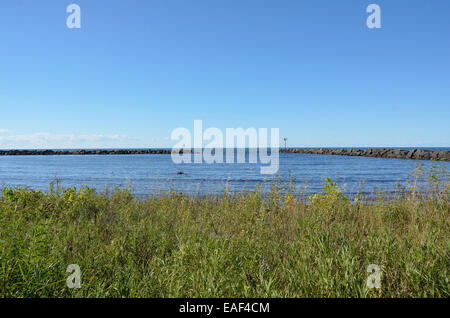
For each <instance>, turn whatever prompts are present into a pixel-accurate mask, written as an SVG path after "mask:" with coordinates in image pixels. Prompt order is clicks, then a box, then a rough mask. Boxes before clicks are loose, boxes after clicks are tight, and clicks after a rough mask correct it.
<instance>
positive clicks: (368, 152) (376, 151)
mask: <svg viewBox="0 0 450 318" xmlns="http://www.w3.org/2000/svg"><path fill="white" fill-rule="evenodd" d="M184 151H185V152H187V153H190V152H191V150H184ZM174 152H176V153H179V152H180V153H182V152H183V150H174ZM280 152H290V153H306V154H318V155H337V156H361V157H376V158H397V159H418V160H436V161H450V151H444V150H423V149H413V150H402V149H386V148H370V149H354V148H339V149H335V148H310V149H306V148H283V149H280ZM171 153H172V150H171V149H116V150H105V149H104V150H91V149H88V150H0V156H58V155H145V154H171Z"/></svg>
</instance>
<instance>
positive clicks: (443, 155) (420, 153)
mask: <svg viewBox="0 0 450 318" xmlns="http://www.w3.org/2000/svg"><path fill="white" fill-rule="evenodd" d="M280 152H291V153H307V154H317V155H336V156H360V157H375V158H397V159H417V160H436V161H450V151H444V150H423V149H413V150H403V149H387V148H369V149H355V148H339V149H335V148H310V149H306V148H283V149H280Z"/></svg>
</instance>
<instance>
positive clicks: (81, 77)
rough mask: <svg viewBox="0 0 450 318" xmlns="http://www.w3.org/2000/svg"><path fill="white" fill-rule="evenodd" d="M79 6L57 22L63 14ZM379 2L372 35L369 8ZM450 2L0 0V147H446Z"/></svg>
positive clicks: (449, 110) (449, 114) (449, 112)
mask: <svg viewBox="0 0 450 318" xmlns="http://www.w3.org/2000/svg"><path fill="white" fill-rule="evenodd" d="M71 3H76V4H78V5H79V6H80V7H81V20H82V22H81V23H82V27H81V29H78V30H76V29H68V28H67V26H66V19H67V16H68V14H67V13H66V7H67V6H68V5H69V4H71ZM371 3H376V4H378V5H379V6H380V7H381V19H382V28H381V29H368V28H367V26H366V19H367V17H368V16H369V14H368V13H366V7H367V6H368V5H369V4H371ZM449 12H450V1H448V0H433V1H416V0H410V1H406V0H395V1H391V0H389V1H381V0H371V1H362V0H339V1H337V0H329V1H324V0H310V1H300V0H277V1H275V0H270V1H269V0H158V1H155V0H150V1H144V0H141V1H139V0H127V1H125V0H120V1H119V0H109V1H105V0H95V1H92V0H69V1H65V0H54V1H50V0H39V1H35V0H3V1H2V2H1V5H0V110H1V117H0V148H74V147H169V146H172V145H173V144H174V143H175V141H171V140H170V134H171V132H172V130H173V129H175V128H177V127H186V128H189V129H191V130H192V129H193V121H194V120H195V119H201V120H203V125H204V128H207V127H218V128H220V129H225V128H227V127H230V128H232V127H236V128H237V127H243V128H249V127H255V128H260V127H265V128H272V127H274V128H280V137H281V138H283V137H287V138H288V146H445V147H449V146H450V125H449V122H450V19H449V16H448V14H449Z"/></svg>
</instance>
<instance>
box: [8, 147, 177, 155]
mask: <svg viewBox="0 0 450 318" xmlns="http://www.w3.org/2000/svg"><path fill="white" fill-rule="evenodd" d="M171 153H172V150H170V149H117V150H105V149H104V150H91V149H89V150H0V156H58V155H59V156H61V155H145V154H152V155H153V154H171Z"/></svg>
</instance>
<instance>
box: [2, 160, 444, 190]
mask: <svg viewBox="0 0 450 318" xmlns="http://www.w3.org/2000/svg"><path fill="white" fill-rule="evenodd" d="M419 163H422V164H423V165H424V168H425V170H427V169H428V168H429V167H430V166H431V165H434V166H438V167H445V168H446V169H447V171H449V168H450V163H449V162H439V163H437V162H431V161H415V160H404V159H386V158H368V157H347V156H331V155H312V154H295V153H280V169H279V173H278V174H277V175H261V174H260V169H259V167H260V166H259V164H249V163H244V164H236V163H235V164H225V163H224V164H180V165H177V164H174V163H173V162H172V159H171V156H170V155H106V156H103V155H92V156H91V155H86V156H76V155H75V156H71V155H68V156H4V157H0V185H2V186H8V187H12V186H18V187H29V188H32V189H41V190H48V189H49V185H50V183H51V182H52V181H57V182H58V183H59V184H60V185H62V186H67V187H72V186H77V187H79V186H81V185H83V184H85V185H88V186H90V187H94V188H96V189H98V190H105V189H113V188H114V187H120V188H123V187H129V186H131V187H132V189H133V191H134V193H136V194H137V195H146V194H150V193H157V192H159V191H161V190H163V191H164V190H167V189H170V188H172V189H174V190H176V191H182V192H185V193H188V194H198V193H200V194H209V193H221V192H223V191H224V189H225V187H226V186H228V188H229V190H231V191H239V190H242V189H248V190H251V189H253V188H254V187H255V186H256V185H257V184H260V185H262V187H263V188H265V189H268V188H270V184H271V183H272V182H274V181H276V180H278V179H280V178H281V179H282V180H288V179H289V178H290V176H291V178H292V179H294V180H295V181H296V185H297V188H298V189H302V191H304V192H305V193H314V192H319V191H320V190H321V189H322V187H323V182H324V180H325V178H326V177H330V178H332V179H333V180H335V181H337V182H338V184H339V185H341V186H345V190H344V192H345V193H346V194H349V195H351V194H354V193H356V192H357V191H362V192H365V193H370V192H373V190H375V189H381V190H384V191H386V192H392V191H394V189H395V188H396V185H397V184H398V183H400V184H402V185H405V184H406V181H407V179H408V176H409V175H410V174H411V172H412V171H413V170H414V169H415V168H416V167H417V165H418V164H419ZM179 172H183V173H184V174H178V173H179Z"/></svg>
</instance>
